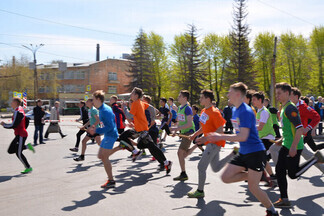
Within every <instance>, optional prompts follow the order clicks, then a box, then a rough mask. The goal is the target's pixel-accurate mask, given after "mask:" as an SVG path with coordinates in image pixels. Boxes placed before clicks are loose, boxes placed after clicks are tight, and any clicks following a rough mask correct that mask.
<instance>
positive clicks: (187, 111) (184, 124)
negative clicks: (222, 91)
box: [170, 90, 196, 181]
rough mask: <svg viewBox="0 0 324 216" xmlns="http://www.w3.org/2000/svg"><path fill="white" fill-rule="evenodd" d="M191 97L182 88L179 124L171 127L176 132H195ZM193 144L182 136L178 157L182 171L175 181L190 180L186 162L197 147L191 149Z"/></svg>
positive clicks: (179, 99) (189, 133)
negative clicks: (190, 102) (190, 104)
mask: <svg viewBox="0 0 324 216" xmlns="http://www.w3.org/2000/svg"><path fill="white" fill-rule="evenodd" d="M189 97H190V93H189V91H187V90H182V91H180V93H179V96H178V101H179V103H180V104H181V106H180V107H179V109H178V118H177V121H178V122H179V124H178V126H177V127H175V128H170V130H171V131H173V132H174V133H175V132H176V131H180V133H181V134H183V135H186V136H190V135H192V134H193V133H194V132H195V126H194V123H193V113H192V109H191V107H190V106H189V103H188V100H189ZM190 144H191V140H189V139H187V138H182V140H181V144H180V146H179V149H178V159H179V163H180V168H181V173H180V175H179V176H178V177H175V178H174V179H173V180H175V181H186V180H188V175H187V173H186V164H185V158H186V157H187V156H188V155H190V154H191V153H192V151H193V150H194V149H195V148H196V146H194V147H193V148H192V149H189V147H190Z"/></svg>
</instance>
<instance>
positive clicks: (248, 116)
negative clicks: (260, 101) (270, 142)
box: [231, 103, 265, 154]
mask: <svg viewBox="0 0 324 216" xmlns="http://www.w3.org/2000/svg"><path fill="white" fill-rule="evenodd" d="M231 121H232V124H233V126H234V128H235V130H236V133H240V128H249V129H250V133H249V136H248V139H247V140H246V141H245V142H240V154H249V153H252V152H257V151H262V150H265V148H264V145H263V143H262V142H261V140H260V139H259V135H258V130H257V127H256V120H255V115H254V112H253V110H252V109H251V107H249V105H247V104H246V103H242V104H241V106H240V107H239V108H236V107H233V114H232V119H231Z"/></svg>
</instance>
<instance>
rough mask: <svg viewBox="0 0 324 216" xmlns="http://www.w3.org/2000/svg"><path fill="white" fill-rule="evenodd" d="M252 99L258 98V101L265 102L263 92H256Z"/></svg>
mask: <svg viewBox="0 0 324 216" xmlns="http://www.w3.org/2000/svg"><path fill="white" fill-rule="evenodd" d="M252 97H255V98H257V99H258V100H260V99H261V102H262V103H263V102H264V93H263V92H262V91H259V92H254V93H253V95H252Z"/></svg>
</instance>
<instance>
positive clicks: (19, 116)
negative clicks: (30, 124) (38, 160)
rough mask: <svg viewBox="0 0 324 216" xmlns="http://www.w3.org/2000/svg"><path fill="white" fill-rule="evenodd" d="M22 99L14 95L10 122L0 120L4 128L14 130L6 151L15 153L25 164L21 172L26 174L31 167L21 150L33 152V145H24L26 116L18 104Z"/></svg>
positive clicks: (31, 169)
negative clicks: (13, 136)
mask: <svg viewBox="0 0 324 216" xmlns="http://www.w3.org/2000/svg"><path fill="white" fill-rule="evenodd" d="M21 102H22V100H21V98H18V97H14V98H12V101H11V107H12V109H13V110H14V111H15V112H14V114H13V116H12V123H11V124H6V123H4V122H1V125H2V126H3V127H4V128H6V129H14V131H15V138H14V139H13V140H12V142H11V144H10V146H9V148H8V153H9V154H13V153H16V155H17V157H18V159H19V160H20V161H21V163H22V164H23V165H24V166H25V170H24V171H22V172H21V173H22V174H27V173H29V172H31V171H33V168H32V167H31V166H30V165H29V163H28V161H27V159H26V157H25V155H24V154H23V153H22V152H23V150H25V149H26V148H28V149H29V150H31V151H32V152H34V153H35V150H34V148H33V146H32V145H31V144H30V143H28V144H27V146H26V145H25V142H26V139H27V136H28V133H27V130H26V128H27V125H26V116H25V112H24V109H23V108H22V107H21V106H20V104H21Z"/></svg>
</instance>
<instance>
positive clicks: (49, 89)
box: [38, 86, 52, 93]
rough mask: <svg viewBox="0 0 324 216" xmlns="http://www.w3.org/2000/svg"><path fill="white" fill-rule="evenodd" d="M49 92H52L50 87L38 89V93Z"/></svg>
mask: <svg viewBox="0 0 324 216" xmlns="http://www.w3.org/2000/svg"><path fill="white" fill-rule="evenodd" d="M51 90H52V89H51V87H48V86H41V87H39V88H38V93H50V92H51Z"/></svg>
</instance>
